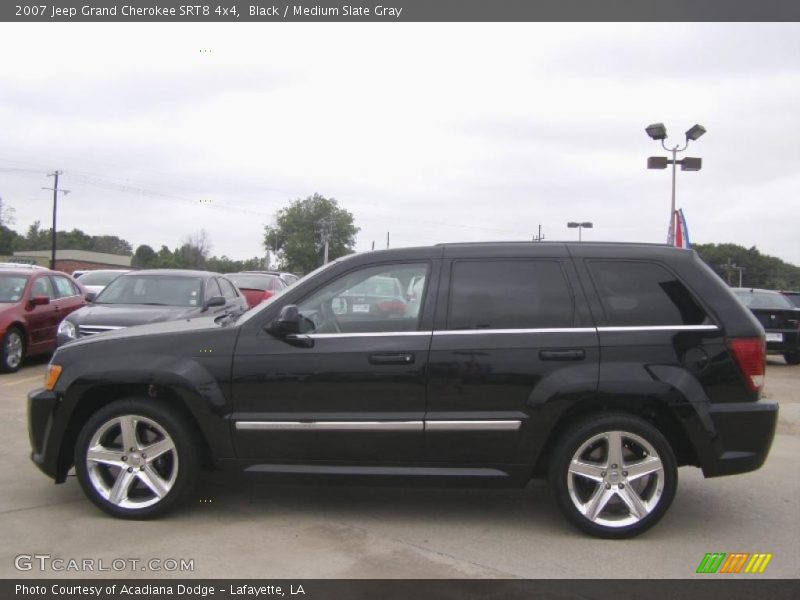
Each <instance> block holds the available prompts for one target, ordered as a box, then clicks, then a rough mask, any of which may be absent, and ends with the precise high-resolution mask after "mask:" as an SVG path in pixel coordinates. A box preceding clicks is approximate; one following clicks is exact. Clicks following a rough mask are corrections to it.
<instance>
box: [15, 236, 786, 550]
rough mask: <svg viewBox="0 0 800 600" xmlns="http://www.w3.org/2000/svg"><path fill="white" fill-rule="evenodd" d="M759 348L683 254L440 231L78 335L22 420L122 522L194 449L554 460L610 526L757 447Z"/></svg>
mask: <svg viewBox="0 0 800 600" xmlns="http://www.w3.org/2000/svg"><path fill="white" fill-rule="evenodd" d="M415 278H417V281H416V283H417V285H416V286H415V287H416V289H417V290H421V295H420V294H414V296H415V297H414V298H413V299H412V298H410V297H409V298H407V297H404V296H403V294H404V292H402V290H408V288H409V283H410V282H411V281H412V280H414V279H415ZM420 278H422V280H424V284H421V285H420V284H419V283H418V282H419V281H420ZM396 283H397V284H399V285H397V284H396ZM397 290H401V292H400V295H399V296H398V294H397ZM764 366H765V350H764V330H763V329H762V327H761V325H760V324H759V323H758V321H756V319H755V317H753V315H752V314H751V313H750V311H749V310H747V309H746V308H745V307H744V306H743V305H742V304H741V303H740V302H739V301H738V300H737V299H736V298H735V297H734V296H733V294H732V293H731V292H730V291H729V290H728V288H727V287H726V286H725V284H724V283H723V282H722V281H721V280H720V279H719V278H718V277H717V276H716V275H715V274H714V273H713V272H712V271H711V270H710V269H709V268H707V267H706V266H705V264H704V263H703V262H702V261H701V260H700V259H699V258H698V257H697V255H696V254H695V253H694V252H693V251H689V250H680V249H675V248H667V247H664V246H655V245H643V244H594V243H583V244H573V243H496V244H495V243H493V244H447V245H439V246H433V247H426V248H410V249H398V250H386V251H380V252H371V253H366V254H359V255H353V256H349V257H346V258H344V259H340V260H337V261H335V262H333V263H331V264H329V265H326V266H325V267H323V268H321V269H319V270H318V271H316V272H314V273H313V274H311V275H309V276H308V277H306V278H304V279H303V280H302V281H300V282H298V283H297V284H295V285H294V286H293V287H291V288H289V289H287V290H286V291H285V292H283V293H282V294H280V295H277V296H275V297H274V298H272V299H271V300H270V301H268V302H266V303H264V304H262V305H260V306H259V307H257V308H255V309H253V310H251V311H249V312H247V313H246V314H245V315H243V316H241V317H239V318H238V319H236V320H233V318H230V317H225V318H222V319H221V320H220V319H219V318H217V319H216V320H215V319H213V318H196V319H191V320H187V321H180V322H170V323H163V324H157V325H145V326H141V327H134V328H130V329H125V330H121V331H118V332H111V333H106V334H101V335H97V336H93V337H91V338H87V339H84V340H78V341H75V342H72V343H70V344H67V345H66V346H64V347H62V348H59V349H58V351H57V352H56V354H55V355H54V356H53V359H52V361H51V363H50V365H49V368H48V373H47V379H46V386H45V388H44V389H41V390H36V391H34V392H31V393H30V395H29V398H28V418H29V429H30V438H31V443H32V447H33V452H32V458H33V461H34V462H35V463H36V464H37V465H38V466H39V468H41V469H42V471H44V472H45V473H46V474H47V475H49V476H50V477H52V478H54V479H55V481H56V482H59V483H60V482H63V481H64V480H65V477H66V474H67V471H68V470H69V469H70V467H71V466H73V465H74V466H75V469H76V472H77V476H78V479H79V481H80V484H81V486H82V487H83V490H84V491H85V493H86V495H87V496H88V497H89V498H90V499H91V501H92V502H94V503H95V504H96V505H97V506H99V507H100V508H101V509H103V510H104V511H106V512H107V513H109V514H111V515H114V516H117V517H129V518H145V517H152V516H155V515H157V514H161V513H163V512H164V511H166V510H167V509H169V508H172V507H173V506H174V505H175V504H176V502H177V501H178V500H179V499H180V498H181V497H182V496H184V495H185V494H186V492H187V491H188V490H189V489H190V487H191V485H192V483H193V481H194V480H195V479H196V476H197V473H198V469H199V468H200V467H201V466H204V467H208V466H215V467H218V468H232V469H239V470H245V471H250V472H261V473H281V474H287V473H291V474H307V475H321V474H322V475H325V474H327V475H359V476H361V475H370V476H382V477H384V478H385V477H392V476H400V477H403V478H404V481H406V480H408V479H409V478H410V479H411V480H419V479H425V478H428V479H438V480H441V479H443V478H444V479H450V480H461V479H464V478H473V479H483V480H495V481H497V482H507V483H512V484H516V485H520V486H521V485H525V483H526V482H528V481H529V480H530V479H531V478H536V477H538V478H544V477H547V478H549V480H550V482H551V484H552V488H553V490H554V494H555V497H556V499H557V502H558V505H559V507H560V509H561V511H562V512H563V513H564V515H565V516H566V518H567V519H569V520H570V521H571V522H572V523H573V524H575V525H576V526H577V527H579V528H580V529H582V530H584V531H586V532H588V533H590V534H593V535H597V536H602V537H612V538H621V537H628V536H631V535H635V534H638V533H640V532H642V531H644V530H645V529H647V528H649V527H651V526H652V525H653V524H655V523H656V522H657V521H658V520H659V519H660V518H661V517H662V516H663V515H664V513H665V512H666V510H667V508H668V507H669V505H670V503H671V502H672V499H673V497H674V495H675V490H676V486H677V481H678V474H677V473H678V472H677V468H678V467H679V466H682V465H695V466H698V467H700V468H701V469H702V470H703V473H704V474H705V476H706V477H714V476H718V475H729V474H733V473H743V472H746V471H751V470H754V469H757V468H759V467H760V466H761V465H762V464H763V462H764V460H765V459H766V456H767V453H768V452H769V448H770V445H771V443H772V438H773V435H774V431H775V424H776V421H777V414H778V412H777V411H778V407H777V404H775V403H771V402H764V401H762V400H761V389H762V386H763V382H764Z"/></svg>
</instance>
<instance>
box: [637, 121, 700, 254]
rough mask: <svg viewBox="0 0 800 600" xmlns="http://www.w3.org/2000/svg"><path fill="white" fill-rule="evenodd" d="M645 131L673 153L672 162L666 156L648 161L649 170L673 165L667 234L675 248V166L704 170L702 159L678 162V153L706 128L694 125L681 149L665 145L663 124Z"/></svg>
mask: <svg viewBox="0 0 800 600" xmlns="http://www.w3.org/2000/svg"><path fill="white" fill-rule="evenodd" d="M644 130H645V131H646V132H647V135H649V136H650V138H651V139H654V140H657V141H660V142H661V147H662V148H664V150H666V151H667V152H672V160H669V159H668V158H667V157H666V156H651V157H649V158H648V159H647V168H648V169H666V168H667V165H668V164H669V165H672V201H671V203H670V210H669V233H668V234H667V243H668V244H669V245H670V246H673V245H675V225H674V216H675V166H676V165H680V166H681V171H699V170H700V169H702V168H703V159H702V158H691V157H688V156H687V157H686V158H684V159H683V160H678V152H683V151H684V150H686V148H688V147H689V142H690V141H695V140H697V139H698V138H699V137H700V136H701V135H703V134H704V133H705V132H706V128H705V127H703V126H702V125H697V124H695V125H693V126H692V127H691V128H690V129H689V130H688V131H687V132H686V143H685V144H684V145H683V148H681V145H680V144H676V145H675V146H673V147H672V148H667V145H666V144H665V143H664V140H666V139H667V128H666V127H664V124H663V123H653V124H652V125H648V126H647V127H645V129H644Z"/></svg>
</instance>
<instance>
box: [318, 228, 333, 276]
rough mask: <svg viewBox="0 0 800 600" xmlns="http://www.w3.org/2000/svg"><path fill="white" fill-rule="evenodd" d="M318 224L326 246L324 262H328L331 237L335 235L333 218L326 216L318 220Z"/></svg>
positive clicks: (325, 263) (324, 263)
mask: <svg viewBox="0 0 800 600" xmlns="http://www.w3.org/2000/svg"><path fill="white" fill-rule="evenodd" d="M317 225H318V226H319V228H320V238H321V241H322V244H323V247H324V251H323V252H324V253H323V258H322V264H323V265H327V264H328V251H329V250H330V243H331V237H332V236H333V226H334V223H333V219H332V218H330V217H326V218H324V219H320V220H319V221H317Z"/></svg>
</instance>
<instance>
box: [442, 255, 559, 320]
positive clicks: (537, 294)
mask: <svg viewBox="0 0 800 600" xmlns="http://www.w3.org/2000/svg"><path fill="white" fill-rule="evenodd" d="M572 314H573V300H572V294H571V293H570V288H569V284H568V283H567V280H566V278H565V276H564V272H563V271H562V269H561V265H560V264H559V263H558V261H554V260H481V261H459V262H456V263H455V264H454V265H453V272H452V278H451V291H450V310H449V312H448V317H447V329H451V330H453V329H542V328H552V327H570V326H571V325H572Z"/></svg>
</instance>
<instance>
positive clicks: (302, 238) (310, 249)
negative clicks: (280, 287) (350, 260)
mask: <svg viewBox="0 0 800 600" xmlns="http://www.w3.org/2000/svg"><path fill="white" fill-rule="evenodd" d="M358 231H359V228H358V227H356V226H355V224H354V222H353V215H352V213H350V212H349V211H347V210H345V209H343V208H339V203H338V202H337V201H336V200H335V199H333V198H330V199H329V198H325V197H324V196H321V195H319V194H314V195H313V196H309V197H308V198H305V199H302V200H301V199H299V198H298V199H297V200H295V201H294V202H292V203H291V204H290V205H289V206H288V207H286V208H283V209H281V210H280V211H279V212H278V216H277V219H276V224H275V225H274V226H267V227H265V228H264V248H266V249H267V250H269V251H270V252H277V254H278V256H279V258H280V265H281V268H282V269H285V270H288V271H293V272H296V273H308V272H309V271H312V270H313V269H315V268H317V267H318V266H319V265H321V264H322V260H323V259H322V247H323V242H322V239H323V235H325V233H326V232H327V234H328V236H329V247H328V259H329V260H333V259H335V258H339V257H340V256H344V255H346V254H350V253H352V252H353V251H354V246H355V241H356V234H357V233H358Z"/></svg>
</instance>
